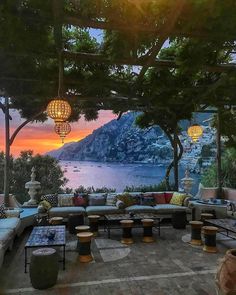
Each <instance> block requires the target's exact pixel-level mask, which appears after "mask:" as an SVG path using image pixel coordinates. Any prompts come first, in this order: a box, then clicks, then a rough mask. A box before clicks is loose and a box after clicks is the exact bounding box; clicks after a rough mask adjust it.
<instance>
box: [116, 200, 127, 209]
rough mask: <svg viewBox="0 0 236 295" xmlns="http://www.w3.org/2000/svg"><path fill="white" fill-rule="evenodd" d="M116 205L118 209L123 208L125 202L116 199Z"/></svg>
mask: <svg viewBox="0 0 236 295" xmlns="http://www.w3.org/2000/svg"><path fill="white" fill-rule="evenodd" d="M116 207H117V208H118V209H124V208H125V204H124V202H122V201H121V200H117V202H116Z"/></svg>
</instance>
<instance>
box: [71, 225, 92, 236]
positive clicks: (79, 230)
mask: <svg viewBox="0 0 236 295" xmlns="http://www.w3.org/2000/svg"><path fill="white" fill-rule="evenodd" d="M75 230H76V232H77V234H79V233H82V232H85V231H87V232H89V230H90V226H89V225H78V226H76V227H75Z"/></svg>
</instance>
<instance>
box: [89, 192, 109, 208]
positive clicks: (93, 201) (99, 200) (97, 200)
mask: <svg viewBox="0 0 236 295" xmlns="http://www.w3.org/2000/svg"><path fill="white" fill-rule="evenodd" d="M104 205H106V194H104V195H102V194H98V195H94V194H93V195H89V206H104Z"/></svg>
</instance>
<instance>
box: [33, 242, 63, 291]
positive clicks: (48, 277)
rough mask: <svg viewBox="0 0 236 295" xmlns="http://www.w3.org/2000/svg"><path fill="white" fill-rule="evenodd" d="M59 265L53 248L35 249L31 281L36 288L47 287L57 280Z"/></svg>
mask: <svg viewBox="0 0 236 295" xmlns="http://www.w3.org/2000/svg"><path fill="white" fill-rule="evenodd" d="M58 270H59V265H58V257H57V252H56V250H55V249H53V248H41V249H38V250H35V251H33V253H32V256H31V262H30V281H31V284H32V286H33V287H34V288H35V289H40V290H41V289H47V288H50V287H52V286H54V285H55V284H56V282H57V275H58Z"/></svg>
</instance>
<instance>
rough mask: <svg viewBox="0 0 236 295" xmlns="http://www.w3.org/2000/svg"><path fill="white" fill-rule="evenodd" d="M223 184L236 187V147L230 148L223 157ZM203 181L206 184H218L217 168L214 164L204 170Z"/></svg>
mask: <svg viewBox="0 0 236 295" xmlns="http://www.w3.org/2000/svg"><path fill="white" fill-rule="evenodd" d="M222 180H223V186H225V187H230V188H236V149H235V148H228V149H226V150H225V152H224V154H223V157H222ZM201 182H202V184H203V185H204V186H217V169H216V165H215V164H213V165H212V166H211V167H209V168H208V169H207V170H206V171H204V173H203V175H202V177H201Z"/></svg>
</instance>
